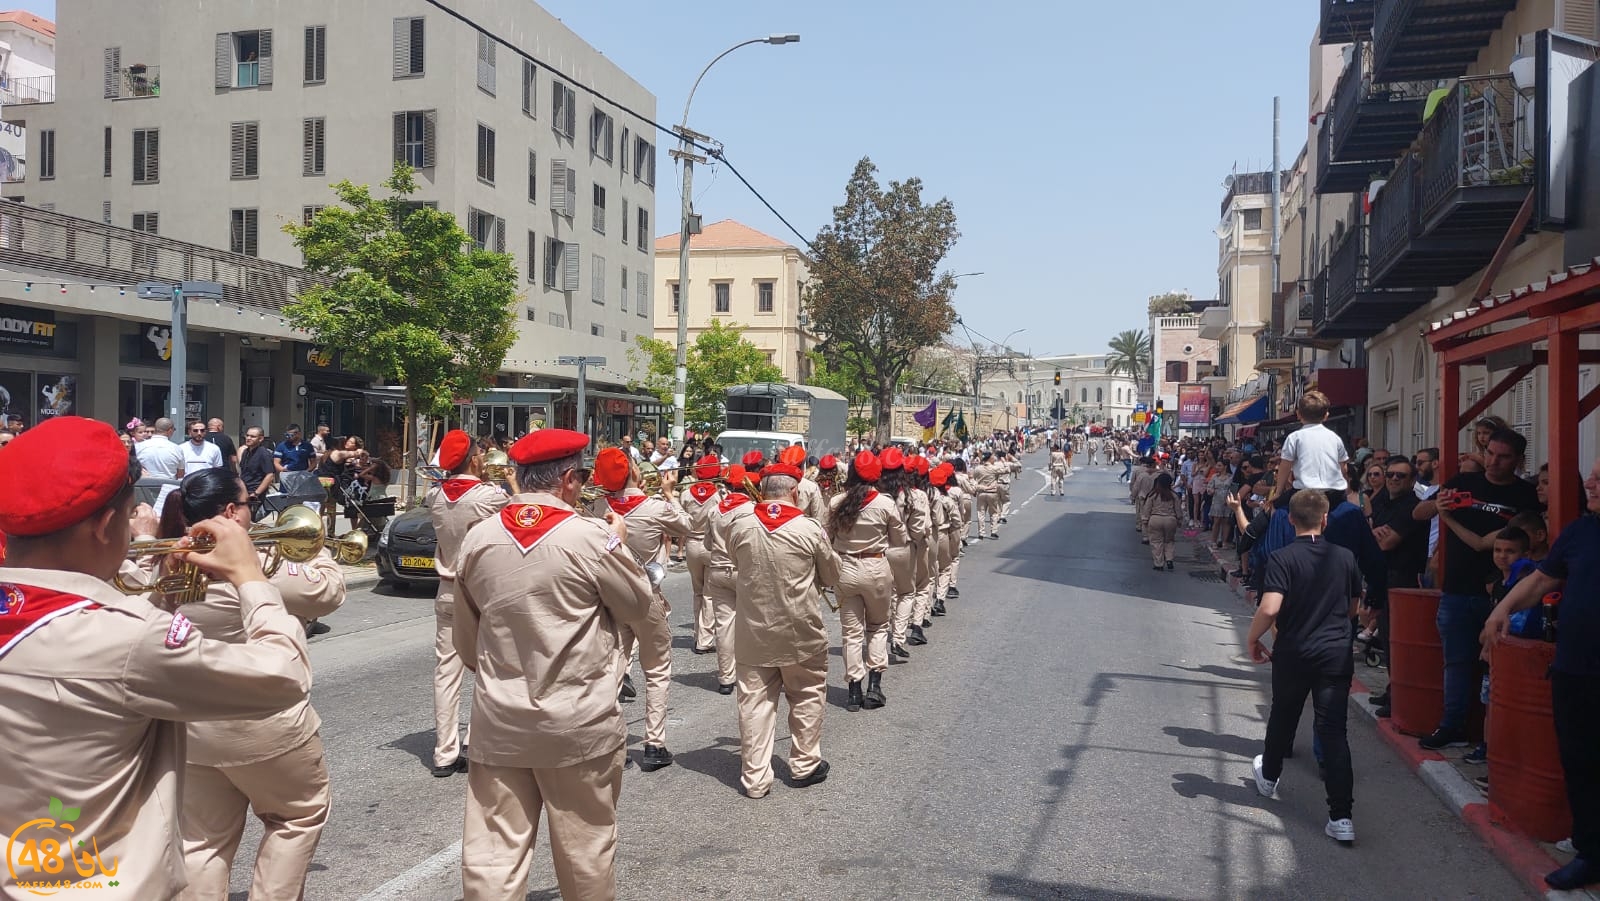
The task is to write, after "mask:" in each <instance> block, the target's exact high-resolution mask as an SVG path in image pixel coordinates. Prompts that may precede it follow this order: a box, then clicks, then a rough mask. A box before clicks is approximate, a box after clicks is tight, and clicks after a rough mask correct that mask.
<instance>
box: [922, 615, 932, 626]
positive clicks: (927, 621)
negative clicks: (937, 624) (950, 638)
mask: <svg viewBox="0 0 1600 901" xmlns="http://www.w3.org/2000/svg"><path fill="white" fill-rule="evenodd" d="M922 628H924V629H931V628H933V620H931V619H928V618H927V617H926V616H924V617H923V618H922Z"/></svg>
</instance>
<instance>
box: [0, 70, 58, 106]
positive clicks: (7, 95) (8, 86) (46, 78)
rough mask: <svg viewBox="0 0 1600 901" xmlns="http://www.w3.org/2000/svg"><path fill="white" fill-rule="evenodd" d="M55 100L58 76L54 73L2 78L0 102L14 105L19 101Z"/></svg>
mask: <svg viewBox="0 0 1600 901" xmlns="http://www.w3.org/2000/svg"><path fill="white" fill-rule="evenodd" d="M55 102H56V77H55V76H54V75H29V76H24V77H22V78H9V77H8V78H0V104H4V105H5V106H12V105H14V104H19V103H55Z"/></svg>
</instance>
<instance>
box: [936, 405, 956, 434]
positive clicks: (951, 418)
mask: <svg viewBox="0 0 1600 901" xmlns="http://www.w3.org/2000/svg"><path fill="white" fill-rule="evenodd" d="M955 425H956V411H955V410H951V411H950V412H948V413H946V414H944V419H943V420H942V421H941V422H940V423H939V433H940V434H941V435H942V434H944V433H945V432H948V431H950V430H951V429H953V428H955Z"/></svg>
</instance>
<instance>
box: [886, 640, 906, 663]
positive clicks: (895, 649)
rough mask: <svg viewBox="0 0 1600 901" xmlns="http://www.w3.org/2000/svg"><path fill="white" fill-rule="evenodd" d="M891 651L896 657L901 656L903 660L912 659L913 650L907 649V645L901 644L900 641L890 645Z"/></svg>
mask: <svg viewBox="0 0 1600 901" xmlns="http://www.w3.org/2000/svg"><path fill="white" fill-rule="evenodd" d="M889 653H890V654H893V655H894V656H896V657H899V658H900V659H901V660H910V659H911V652H910V651H908V650H906V646H905V645H903V644H900V643H899V642H895V643H894V644H892V645H890V646H889Z"/></svg>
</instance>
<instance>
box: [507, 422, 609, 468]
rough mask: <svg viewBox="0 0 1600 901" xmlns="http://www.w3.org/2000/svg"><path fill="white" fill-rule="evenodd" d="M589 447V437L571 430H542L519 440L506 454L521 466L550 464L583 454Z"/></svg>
mask: <svg viewBox="0 0 1600 901" xmlns="http://www.w3.org/2000/svg"><path fill="white" fill-rule="evenodd" d="M588 446H589V437H588V436H587V435H585V434H583V433H582V432H574V431H572V430H571V429H540V430H538V431H537V432H530V433H528V434H526V435H524V436H522V437H521V438H519V439H517V443H516V444H513V445H511V450H509V451H507V452H506V454H507V456H509V457H510V458H511V462H513V463H516V464H518V465H519V466H526V465H528V464H529V463H548V462H549V461H551V460H561V459H564V458H566V457H574V456H577V455H578V454H581V453H583V449H584V448H586V447H588Z"/></svg>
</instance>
